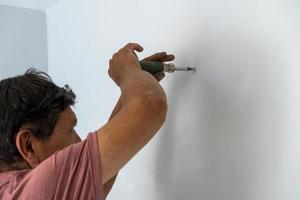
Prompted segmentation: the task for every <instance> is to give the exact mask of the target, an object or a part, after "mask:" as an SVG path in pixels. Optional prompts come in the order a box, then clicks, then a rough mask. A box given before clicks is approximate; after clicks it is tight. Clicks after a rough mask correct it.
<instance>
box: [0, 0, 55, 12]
mask: <svg viewBox="0 0 300 200" xmlns="http://www.w3.org/2000/svg"><path fill="white" fill-rule="evenodd" d="M58 1H59V0H0V5H7V6H16V7H21V8H30V9H35V10H42V11H45V10H47V9H48V8H49V7H51V6H52V5H53V4H54V3H56V2H58Z"/></svg>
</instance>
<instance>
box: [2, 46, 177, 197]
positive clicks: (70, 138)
mask: <svg viewBox="0 0 300 200" xmlns="http://www.w3.org/2000/svg"><path fill="white" fill-rule="evenodd" d="M142 50H143V48H142V47H141V46H140V45H138V44H135V43H130V44H127V45H126V46H125V47H124V48H122V49H120V50H119V51H118V52H117V53H115V54H114V55H113V57H112V59H111V60H110V62H109V70H108V73H109V76H110V77H111V78H112V79H113V80H114V82H115V83H116V84H117V85H118V86H119V87H120V89H121V97H120V99H119V101H118V103H117V105H116V107H115V109H114V111H113V113H112V115H111V118H110V120H109V122H108V123H107V124H105V125H104V126H103V127H101V128H100V129H99V130H97V131H96V132H94V133H90V134H89V135H88V137H87V139H86V140H84V141H81V140H80V138H79V136H78V135H77V133H76V131H75V130H74V126H75V125H76V121H77V119H76V116H75V114H74V113H73V111H72V109H71V107H70V106H72V105H73V104H74V101H75V95H74V93H73V92H72V90H71V89H70V88H68V87H64V88H59V87H58V86H56V85H55V84H54V83H53V82H52V81H51V79H50V78H49V77H48V76H47V74H45V73H42V72H36V71H35V70H29V71H27V72H26V73H25V74H24V75H23V76H17V77H13V78H9V79H5V80H2V81H1V82H0V171H1V173H0V198H1V199H31V200H34V199H42V200H47V199H67V200H69V199H105V198H106V196H107V195H108V193H109V191H110V189H111V187H112V185H113V183H114V181H115V178H116V176H117V173H118V171H119V170H120V169H121V168H122V167H123V166H124V165H125V164H126V163H127V162H128V161H129V160H130V159H131V158H132V157H133V156H134V155H135V154H136V153H137V152H138V151H139V150H140V149H141V148H142V147H143V146H144V145H145V144H146V143H147V142H148V141H149V140H150V139H151V138H152V137H153V136H154V134H155V133H156V132H157V131H158V130H159V129H160V127H161V126H162V124H163V123H164V121H165V118H166V112H167V98H166V95H165V93H164V90H163V89H162V87H161V86H160V84H159V83H158V81H160V80H161V79H162V78H163V77H164V74H163V73H161V74H158V75H156V79H155V78H154V77H153V76H152V75H151V74H149V73H147V72H145V71H142V70H141V67H140V65H139V61H138V58H137V56H136V54H135V52H134V51H138V52H141V51H142ZM173 59H174V56H173V55H167V54H166V53H165V52H162V53H157V54H154V55H153V56H150V57H148V58H146V60H152V61H162V62H164V61H171V60H173ZM157 80H158V81H157ZM94 106H97V105H94Z"/></svg>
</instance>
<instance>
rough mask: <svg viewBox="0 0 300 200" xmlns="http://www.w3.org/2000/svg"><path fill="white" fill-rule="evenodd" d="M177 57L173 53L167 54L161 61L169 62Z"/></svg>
mask: <svg viewBox="0 0 300 200" xmlns="http://www.w3.org/2000/svg"><path fill="white" fill-rule="evenodd" d="M174 59H175V56H174V55H172V54H169V55H166V56H165V57H164V58H162V59H161V60H160V61H161V62H168V61H172V60H174Z"/></svg>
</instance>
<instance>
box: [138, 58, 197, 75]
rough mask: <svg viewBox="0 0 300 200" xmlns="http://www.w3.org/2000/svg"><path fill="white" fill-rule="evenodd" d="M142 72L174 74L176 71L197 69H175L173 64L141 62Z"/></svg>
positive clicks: (193, 69)
mask: <svg viewBox="0 0 300 200" xmlns="http://www.w3.org/2000/svg"><path fill="white" fill-rule="evenodd" d="M140 65H141V67H142V70H144V71H147V72H149V73H150V74H153V75H154V74H156V73H158V72H168V73H173V72H175V71H195V68H191V67H175V65H174V64H173V63H163V62H155V61H140Z"/></svg>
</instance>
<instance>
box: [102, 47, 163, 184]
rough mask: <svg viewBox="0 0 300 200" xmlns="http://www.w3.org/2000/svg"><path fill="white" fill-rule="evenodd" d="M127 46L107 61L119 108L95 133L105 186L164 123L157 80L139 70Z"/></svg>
mask: <svg viewBox="0 0 300 200" xmlns="http://www.w3.org/2000/svg"><path fill="white" fill-rule="evenodd" d="M134 50H136V51H142V47H141V46H139V45H138V44H128V45H126V46H125V47H124V48H122V49H121V50H120V51H119V52H117V53H116V54H114V56H113V58H112V59H111V60H110V68H109V75H110V77H111V78H112V79H113V80H114V81H115V83H116V84H117V85H118V86H119V87H120V88H121V104H122V106H121V109H120V111H119V112H118V113H117V114H116V115H115V117H113V118H112V119H111V120H110V121H109V122H108V123H107V124H106V125H104V126H103V127H102V128H100V129H99V130H98V143H99V151H100V155H101V160H102V182H103V183H106V182H107V181H109V180H110V179H111V178H112V177H113V176H115V174H116V173H117V172H118V171H119V170H120V169H121V168H122V167H123V166H124V165H125V164H126V163H127V162H128V161H129V160H130V159H131V158H132V157H133V156H134V155H135V154H136V153H137V152H138V151H139V150H140V149H141V148H142V147H143V146H144V145H145V144H146V143H147V142H148V141H149V140H150V139H151V138H152V137H153V136H154V134H155V133H156V132H157V131H158V130H159V128H160V127H161V126H162V124H163V123H164V121H165V118H166V113H167V99H166V95H165V93H164V91H163V89H162V87H161V86H160V85H159V83H158V82H157V80H156V79H155V78H154V77H153V76H151V75H150V74H149V73H147V72H144V71H142V70H141V67H140V65H139V62H138V58H137V57H136V55H135V53H134Z"/></svg>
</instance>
